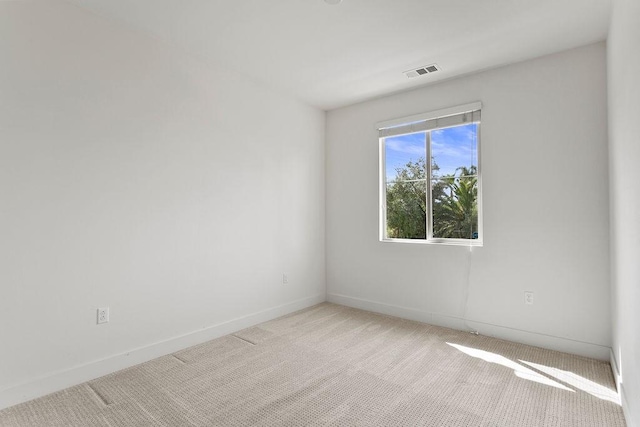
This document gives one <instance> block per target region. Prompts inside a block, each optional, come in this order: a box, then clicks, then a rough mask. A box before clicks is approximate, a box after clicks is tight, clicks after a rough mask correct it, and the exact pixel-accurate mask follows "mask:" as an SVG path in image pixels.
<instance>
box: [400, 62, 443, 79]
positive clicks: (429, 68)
mask: <svg viewBox="0 0 640 427" xmlns="http://www.w3.org/2000/svg"><path fill="white" fill-rule="evenodd" d="M436 71H440V67H438V64H431V65H425V66H424V67H420V68H416V69H414V70H409V71H405V72H404V74H405V75H406V76H407V77H409V78H413V77H418V76H424V75H425V74H429V73H434V72H436Z"/></svg>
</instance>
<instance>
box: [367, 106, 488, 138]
mask: <svg viewBox="0 0 640 427" xmlns="http://www.w3.org/2000/svg"><path fill="white" fill-rule="evenodd" d="M481 108H482V104H481V103H480V102H474V103H473V104H466V105H460V106H458V107H451V108H446V109H443V110H438V111H432V112H429V113H424V114H417V115H414V116H408V117H403V118H399V119H394V120H388V121H385V122H380V123H378V125H377V126H378V132H379V134H380V138H386V137H388V136H398V135H406V134H409V133H416V132H424V131H427V130H433V129H442V128H448V127H452V126H458V125H463V124H466V123H477V122H479V121H480V110H481Z"/></svg>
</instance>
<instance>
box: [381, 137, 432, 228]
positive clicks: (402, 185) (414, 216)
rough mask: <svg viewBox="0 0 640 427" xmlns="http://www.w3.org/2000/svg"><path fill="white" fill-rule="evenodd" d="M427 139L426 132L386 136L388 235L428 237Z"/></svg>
mask: <svg viewBox="0 0 640 427" xmlns="http://www.w3.org/2000/svg"><path fill="white" fill-rule="evenodd" d="M425 141H426V133H425V132H420V133H415V134H409V135H401V136H394V137H389V138H385V140H384V144H385V166H386V170H385V174H386V196H387V200H386V205H387V212H386V217H387V224H386V231H385V232H386V237H388V238H393V239H426V238H427V230H426V228H427V227H426V224H427V197H426V189H427V186H426V182H427V179H426V178H427V177H426V169H425V159H426V147H425Z"/></svg>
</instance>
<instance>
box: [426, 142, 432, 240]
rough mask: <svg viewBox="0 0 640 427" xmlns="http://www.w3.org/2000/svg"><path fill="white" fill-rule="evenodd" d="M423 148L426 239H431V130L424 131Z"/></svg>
mask: <svg viewBox="0 0 640 427" xmlns="http://www.w3.org/2000/svg"><path fill="white" fill-rule="evenodd" d="M425 148H426V150H427V158H426V159H425V160H426V161H425V166H426V167H425V169H426V173H425V178H426V186H427V188H426V191H425V195H426V197H427V200H426V202H427V203H426V206H427V218H426V221H427V241H428V240H431V239H433V206H432V203H431V200H432V199H431V174H432V171H431V167H432V166H431V164H432V163H433V161H432V159H431V131H428V132H425Z"/></svg>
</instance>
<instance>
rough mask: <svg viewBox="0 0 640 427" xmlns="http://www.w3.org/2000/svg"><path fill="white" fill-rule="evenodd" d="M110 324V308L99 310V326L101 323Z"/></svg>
mask: <svg viewBox="0 0 640 427" xmlns="http://www.w3.org/2000/svg"><path fill="white" fill-rule="evenodd" d="M108 322H109V307H102V308H99V309H98V325H99V324H101V323H108Z"/></svg>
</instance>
